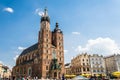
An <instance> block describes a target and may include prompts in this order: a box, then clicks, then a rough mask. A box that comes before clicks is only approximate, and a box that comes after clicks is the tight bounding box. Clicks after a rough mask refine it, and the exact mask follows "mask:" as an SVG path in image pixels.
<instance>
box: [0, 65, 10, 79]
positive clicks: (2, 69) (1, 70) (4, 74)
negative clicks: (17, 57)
mask: <svg viewBox="0 0 120 80" xmlns="http://www.w3.org/2000/svg"><path fill="white" fill-rule="evenodd" d="M10 77H11V70H10V69H9V68H8V67H7V66H4V65H3V64H0V79H1V78H10Z"/></svg>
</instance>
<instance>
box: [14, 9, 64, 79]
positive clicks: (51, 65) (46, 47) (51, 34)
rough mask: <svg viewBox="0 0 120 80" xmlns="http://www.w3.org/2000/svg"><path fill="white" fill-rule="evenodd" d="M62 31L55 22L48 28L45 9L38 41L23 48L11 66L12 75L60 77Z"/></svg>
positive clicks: (62, 57)
mask: <svg viewBox="0 0 120 80" xmlns="http://www.w3.org/2000/svg"><path fill="white" fill-rule="evenodd" d="M63 46H64V45H63V32H62V31H61V29H60V28H59V25H58V23H56V25H55V28H54V30H53V31H51V30H50V17H49V16H48V12H47V9H45V11H44V15H43V16H42V17H41V21H40V31H39V35H38V42H37V43H35V44H34V45H32V46H30V47H28V48H27V49H25V50H24V51H23V52H22V53H21V54H20V56H19V57H18V58H17V60H16V65H15V66H14V67H13V77H24V76H26V77H27V76H30V77H32V78H33V77H36V76H37V77H38V78H56V79H60V78H61V77H62V75H63V74H64V47H63Z"/></svg>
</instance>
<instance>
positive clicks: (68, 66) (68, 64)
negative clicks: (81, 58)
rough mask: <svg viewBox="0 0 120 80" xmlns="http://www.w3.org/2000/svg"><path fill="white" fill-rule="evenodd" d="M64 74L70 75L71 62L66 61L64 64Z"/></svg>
mask: <svg viewBox="0 0 120 80" xmlns="http://www.w3.org/2000/svg"><path fill="white" fill-rule="evenodd" d="M65 74H67V75H72V70H71V63H66V64H65Z"/></svg>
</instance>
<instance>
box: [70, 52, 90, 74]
mask: <svg viewBox="0 0 120 80" xmlns="http://www.w3.org/2000/svg"><path fill="white" fill-rule="evenodd" d="M89 56H90V55H88V54H87V53H82V54H79V55H78V56H76V57H74V58H73V59H72V60H71V70H72V74H75V75H80V74H90V61H89Z"/></svg>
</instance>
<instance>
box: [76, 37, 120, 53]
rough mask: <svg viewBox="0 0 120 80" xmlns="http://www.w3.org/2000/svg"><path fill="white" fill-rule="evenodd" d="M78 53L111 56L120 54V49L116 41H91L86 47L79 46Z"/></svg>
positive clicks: (103, 39)
mask: <svg viewBox="0 0 120 80" xmlns="http://www.w3.org/2000/svg"><path fill="white" fill-rule="evenodd" d="M75 51H76V52H88V53H90V54H102V55H110V54H114V53H115V54H117V53H120V50H119V47H118V45H117V43H115V41H114V40H112V39H110V38H101V37H99V38H97V39H94V40H93V39H90V40H88V43H87V44H86V45H85V47H82V46H78V47H77V49H76V50H75Z"/></svg>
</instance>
